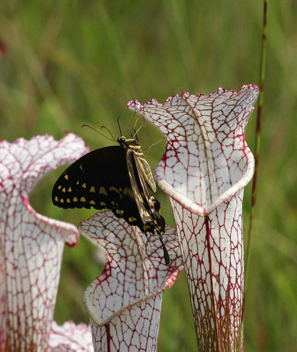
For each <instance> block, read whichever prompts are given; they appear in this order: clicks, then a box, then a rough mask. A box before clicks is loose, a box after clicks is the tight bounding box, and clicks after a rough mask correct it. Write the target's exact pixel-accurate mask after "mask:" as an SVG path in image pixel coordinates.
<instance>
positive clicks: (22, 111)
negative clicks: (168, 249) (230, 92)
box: [0, 0, 297, 352]
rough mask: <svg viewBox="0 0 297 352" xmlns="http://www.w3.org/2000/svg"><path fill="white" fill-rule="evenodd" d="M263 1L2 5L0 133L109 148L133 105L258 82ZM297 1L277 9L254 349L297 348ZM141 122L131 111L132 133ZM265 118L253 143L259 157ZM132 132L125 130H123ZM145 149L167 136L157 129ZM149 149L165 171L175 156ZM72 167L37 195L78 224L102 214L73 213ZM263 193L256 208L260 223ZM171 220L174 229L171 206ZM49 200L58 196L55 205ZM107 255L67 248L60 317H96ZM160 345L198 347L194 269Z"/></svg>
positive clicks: (53, 213) (168, 313) (39, 203)
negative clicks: (89, 310)
mask: <svg viewBox="0 0 297 352" xmlns="http://www.w3.org/2000/svg"><path fill="white" fill-rule="evenodd" d="M262 10H263V4H262V1H259V0H251V1H236V0H231V1H221V0H208V1H202V0H201V1H195V2H193V1H191V2H190V1H186V0H180V1H177V0H167V1H165V0H163V1H162V0H161V1H146V2H144V1H143V2H140V1H135V0H127V1H113V0H109V1H107V0H104V1H103V0H102V1H99V0H97V1H95V0H88V1H78V0H59V1H49V0H44V1H42V2H41V1H40V2H38V1H33V0H23V1H17V0H2V1H1V4H0V55H1V57H0V72H1V76H0V119H1V120H0V121H1V127H0V138H1V139H7V140H8V141H10V142H13V141H14V140H15V139H16V138H18V137H24V138H26V139H30V138H31V137H32V136H33V135H35V134H46V133H48V134H52V135H53V136H54V137H55V138H56V139H60V138H61V137H62V136H63V135H64V133H65V131H71V132H74V133H76V134H79V135H81V136H82V137H83V138H84V139H85V141H86V143H87V145H89V146H90V147H91V149H96V148H100V147H103V146H107V145H110V144H111V142H110V141H108V140H107V139H105V138H103V137H101V136H99V135H98V134H96V133H95V132H93V131H92V130H90V129H87V128H85V129H81V125H82V124H89V125H90V126H93V127H95V128H97V129H99V128H100V127H101V126H102V125H105V126H107V127H108V128H109V129H110V130H111V132H112V133H113V134H114V135H115V136H116V137H117V136H118V135H119V130H118V127H117V123H116V118H117V116H119V115H121V114H124V113H126V112H128V111H127V110H126V104H127V102H128V101H129V100H131V99H138V100H139V101H140V102H141V103H144V102H146V101H147V100H149V99H151V98H156V99H158V101H159V102H164V101H165V100H166V98H167V97H168V96H170V95H174V94H176V93H180V91H181V88H183V90H184V91H190V92H191V93H193V94H198V93H203V94H206V95H208V94H210V93H211V92H213V91H216V90H217V88H218V87H224V88H227V89H235V90H237V91H239V90H240V88H241V86H242V85H243V84H249V83H253V84H258V83H259V69H260V55H261V33H262ZM296 23H297V2H296V1H295V0H282V1H270V3H269V11H268V42H267V70H266V82H265V96H264V108H263V128H262V143H261V144H262V150H261V159H260V175H259V183H258V185H259V188H258V203H257V209H256V219H255V234H254V238H253V244H252V258H251V268H250V282H249V292H248V296H247V305H246V312H245V350H246V351H296V340H297V298H296V297H297V295H296V292H297V279H296V274H297V269H296V268H297V238H296V228H297V214H296V211H297V188H296V171H297V168H296V166H297V165H296V159H297V158H296V140H297V128H296V125H295V124H296V112H297V99H296V96H297V75H296V73H297V65H296V52H297V26H296ZM129 119H130V117H123V118H122V123H123V126H125V123H126V122H129ZM255 122H256V116H255V113H254V114H253V115H252V117H251V118H250V121H249V125H248V127H247V130H246V138H247V141H248V144H249V146H250V147H251V149H252V150H253V148H254V139H255ZM123 130H124V131H125V128H124V127H123ZM139 137H140V141H141V144H142V146H143V148H146V147H147V146H149V145H150V144H152V143H154V142H156V141H158V140H159V139H160V137H161V135H160V133H159V132H158V131H157V130H156V129H155V128H153V127H152V126H151V125H149V124H146V126H145V128H144V129H143V130H142V131H141V132H140V134H139ZM164 146H165V143H164V142H162V143H159V144H158V145H157V146H155V147H153V148H151V149H149V150H148V152H147V153H146V158H147V160H148V161H149V163H150V164H151V166H152V167H153V168H154V167H155V166H156V164H157V163H158V160H160V157H161V156H162V154H163V152H164ZM63 169H64V168H60V169H59V170H56V171H55V172H53V173H51V174H50V175H48V176H47V177H45V178H44V179H43V180H42V181H41V182H40V183H39V184H38V186H37V187H36V188H35V189H34V191H33V192H32V194H31V197H30V201H31V203H32V205H33V206H34V208H35V209H36V210H37V211H39V212H40V213H42V214H44V215H46V216H49V217H52V218H56V219H60V220H64V221H68V222H71V223H74V224H76V225H77V224H78V222H79V221H80V220H82V219H86V218H87V217H89V216H90V215H91V214H93V213H94V212H92V211H91V212H90V211H87V210H69V211H64V210H61V209H58V208H55V207H54V206H53V205H52V204H51V199H50V197H51V196H50V195H51V189H52V185H53V184H54V182H55V180H56V179H57V177H58V176H59V175H60V173H61V171H62V170H63ZM250 194H251V185H249V186H248V187H247V188H246V196H245V201H244V232H245V237H246V233H247V227H248V212H249V209H250ZM157 198H158V199H159V200H160V201H161V204H162V214H163V216H164V217H165V219H166V220H167V222H168V223H170V224H174V220H173V217H172V213H171V208H170V205H169V201H168V199H167V198H166V197H165V196H164V195H163V194H162V193H161V192H160V191H158V194H157ZM45 199H46V201H45ZM99 262H100V260H99V261H98V255H97V252H96V250H95V248H94V247H93V246H92V245H91V244H90V243H88V242H87V241H86V240H85V239H84V238H81V242H80V244H79V245H78V246H77V247H76V248H73V249H69V248H65V255H64V259H63V267H62V275H61V282H60V287H59V293H58V298H57V306H56V311H55V319H56V320H57V321H58V323H60V324H62V323H63V321H64V320H69V319H72V320H74V321H75V322H76V323H78V322H80V321H84V322H88V316H87V314H86V312H85V310H84V307H83V303H82V294H83V291H84V289H85V288H86V286H87V285H88V284H89V283H90V282H91V281H92V280H93V279H94V278H95V277H96V276H97V275H98V274H99V272H100V270H101V269H102V267H103V266H102V263H101V264H100V263H99ZM158 349H159V351H162V352H163V351H171V352H174V351H179V352H180V351H195V350H196V340H195V334H194V328H193V323H192V316H191V309H190V304H189V297H188V293H187V287H186V281H185V278H184V274H181V275H180V276H179V278H178V280H177V282H176V283H175V285H174V286H173V288H172V289H171V290H169V291H168V292H166V293H165V294H164V300H163V307H162V317H161V327H160V335H159V342H158Z"/></svg>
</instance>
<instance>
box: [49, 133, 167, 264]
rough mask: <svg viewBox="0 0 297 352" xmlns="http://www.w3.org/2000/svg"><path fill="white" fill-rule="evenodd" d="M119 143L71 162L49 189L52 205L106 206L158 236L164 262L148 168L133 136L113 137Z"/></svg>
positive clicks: (161, 222)
mask: <svg viewBox="0 0 297 352" xmlns="http://www.w3.org/2000/svg"><path fill="white" fill-rule="evenodd" d="M117 141H118V143H119V146H111V147H106V148H101V149H97V150H94V151H92V152H90V153H88V154H86V155H84V156H83V157H81V158H80V159H78V160H77V161H76V162H74V163H73V164H72V165H71V166H70V167H69V168H68V169H67V170H65V171H64V172H63V174H62V175H61V176H60V177H59V179H58V180H57V182H56V183H55V185H54V188H53V192H52V201H53V204H54V205H56V206H58V207H60V208H64V209H68V208H88V209H89V208H95V209H98V210H102V209H110V210H112V212H113V214H114V215H115V216H116V217H118V218H123V219H125V220H126V221H127V222H128V224H129V225H132V226H138V227H139V229H140V230H141V231H142V232H144V233H147V232H150V233H154V232H155V231H156V232H157V234H158V235H159V237H160V240H161V243H162V247H163V250H164V257H165V261H166V263H167V264H168V263H169V261H170V260H169V256H168V253H167V250H166V248H165V246H164V244H163V241H162V233H163V232H164V231H165V220H164V218H163V217H162V216H161V215H160V214H159V210H160V203H159V202H158V201H157V200H156V199H155V197H154V196H153V193H154V192H155V191H156V184H155V182H154V179H153V176H152V173H151V169H150V167H149V164H148V163H147V161H146V160H145V159H144V158H143V152H142V150H141V147H140V145H139V143H138V141H137V140H136V139H126V138H125V137H123V136H121V137H119V138H118V139H117Z"/></svg>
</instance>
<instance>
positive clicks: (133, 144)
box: [117, 136, 141, 152]
mask: <svg viewBox="0 0 297 352" xmlns="http://www.w3.org/2000/svg"><path fill="white" fill-rule="evenodd" d="M117 141H118V143H119V144H120V145H121V147H123V148H125V149H134V150H135V151H138V152H140V151H141V149H140V145H139V143H138V141H137V140H136V139H134V138H131V139H127V138H126V137H124V136H120V137H119V138H118V139H117Z"/></svg>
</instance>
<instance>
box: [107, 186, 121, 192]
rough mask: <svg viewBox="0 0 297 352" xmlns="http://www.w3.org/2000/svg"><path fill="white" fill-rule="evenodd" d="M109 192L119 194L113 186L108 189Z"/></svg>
mask: <svg viewBox="0 0 297 352" xmlns="http://www.w3.org/2000/svg"><path fill="white" fill-rule="evenodd" d="M109 191H115V192H117V193H119V191H118V190H117V189H116V188H115V187H114V186H111V187H109Z"/></svg>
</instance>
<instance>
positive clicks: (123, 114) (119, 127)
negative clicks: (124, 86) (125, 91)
mask: <svg viewBox="0 0 297 352" xmlns="http://www.w3.org/2000/svg"><path fill="white" fill-rule="evenodd" d="M133 114H134V115H135V112H131V113H130V114H123V115H120V116H118V125H119V130H120V134H121V136H122V135H123V134H122V130H121V126H120V117H123V116H130V115H133Z"/></svg>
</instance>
